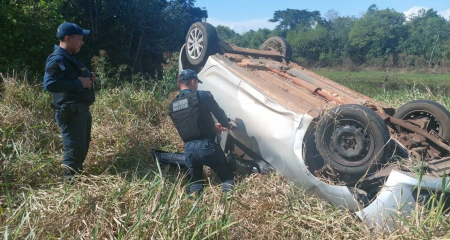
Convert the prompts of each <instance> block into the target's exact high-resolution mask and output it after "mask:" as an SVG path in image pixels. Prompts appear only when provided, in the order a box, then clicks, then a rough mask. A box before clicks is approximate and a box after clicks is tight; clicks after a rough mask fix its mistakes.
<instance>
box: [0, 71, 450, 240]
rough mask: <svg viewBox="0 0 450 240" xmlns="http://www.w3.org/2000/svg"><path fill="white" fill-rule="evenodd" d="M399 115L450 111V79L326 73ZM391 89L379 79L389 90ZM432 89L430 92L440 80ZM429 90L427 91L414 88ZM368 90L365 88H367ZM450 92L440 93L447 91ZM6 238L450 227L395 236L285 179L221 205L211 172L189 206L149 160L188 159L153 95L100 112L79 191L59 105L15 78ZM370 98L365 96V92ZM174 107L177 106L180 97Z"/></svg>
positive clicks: (126, 94) (4, 89) (5, 166)
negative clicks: (419, 105)
mask: <svg viewBox="0 0 450 240" xmlns="http://www.w3.org/2000/svg"><path fill="white" fill-rule="evenodd" d="M317 72H318V73H319V74H322V75H324V76H327V77H329V78H331V79H333V80H335V81H338V82H341V83H344V84H346V85H347V86H349V87H351V88H354V89H355V90H359V91H361V92H363V93H365V94H368V95H369V96H371V97H374V98H376V99H377V100H381V101H384V102H386V103H389V104H392V105H393V106H395V107H398V106H400V105H401V104H404V103H406V102H408V101H410V100H413V99H431V100H435V101H438V102H440V103H442V104H444V105H446V106H447V108H449V107H450V101H449V95H448V94H447V93H446V92H445V91H443V92H436V91H431V90H430V91H428V89H434V88H436V87H438V89H441V88H445V87H447V86H450V84H449V76H448V75H447V76H445V75H423V74H417V75H415V74H391V75H390V77H389V80H388V81H389V82H391V81H392V82H394V79H397V80H395V82H396V83H397V85H396V88H395V89H392V88H391V89H386V90H381V91H380V90H375V88H379V86H378V84H379V83H374V82H377V81H378V82H380V81H384V78H383V76H384V75H383V74H384V73H376V72H370V73H364V72H357V73H346V72H335V71H322V70H320V71H317ZM380 77H381V78H380ZM430 79H432V80H430ZM419 80H420V81H423V83H427V82H428V83H429V84H428V85H421V86H424V87H423V88H421V87H417V86H418V85H417V84H416V85H414V82H415V81H419ZM361 82H363V83H361ZM441 82H442V85H441ZM0 84H1V86H0V94H1V95H0V112H1V114H0V136H1V138H0V154H1V155H0V238H1V237H3V239H432V238H441V237H450V221H449V218H448V217H443V216H441V215H439V214H436V212H435V211H433V209H431V210H427V209H426V208H425V207H423V206H418V208H417V209H416V211H415V212H413V214H412V216H411V217H409V218H406V219H404V220H403V221H399V227H398V228H397V229H396V230H395V231H393V232H390V233H386V232H385V233H383V232H376V231H374V230H373V229H370V228H368V227H367V226H366V225H364V224H363V223H362V222H361V221H360V220H359V219H358V218H357V217H356V216H355V215H354V214H353V213H350V212H348V211H346V210H343V209H340V208H337V207H335V206H333V205H331V204H330V203H328V202H326V201H323V200H321V199H318V198H316V197H314V196H310V195H308V194H306V193H305V192H304V191H303V190H302V189H299V188H298V187H296V186H294V185H293V184H292V183H291V182H289V181H288V180H286V179H284V178H283V177H282V176H280V175H278V174H276V173H274V174H267V175H255V174H252V175H250V174H248V173H246V172H238V174H237V179H238V184H237V187H236V189H235V190H234V191H233V192H232V193H230V194H228V195H223V194H222V193H221V191H220V186H218V183H219V182H218V180H217V179H216V177H215V175H214V173H212V172H210V171H208V170H207V169H206V174H207V177H208V180H209V181H208V183H209V184H210V187H208V188H207V189H206V191H205V194H204V196H203V197H202V198H199V199H197V200H191V199H188V198H187V197H186V196H185V194H184V184H185V182H184V180H183V175H184V172H182V171H178V170H177V169H174V168H169V167H167V166H160V165H158V164H157V163H156V162H155V161H154V160H153V159H152V157H151V155H150V149H152V148H158V149H163V150H168V151H180V150H182V148H183V144H182V142H181V140H180V138H179V137H178V134H177V132H176V130H175V129H174V127H173V125H172V123H171V122H170V119H169V118H168V115H167V110H166V109H167V105H168V103H169V100H168V99H170V98H171V97H162V96H161V95H158V94H156V93H155V92H153V90H154V88H153V86H152V85H150V86H142V85H140V86H136V85H132V84H129V85H126V86H123V87H121V88H114V89H103V90H101V91H100V92H98V94H97V101H96V103H95V104H94V105H93V108H92V115H93V117H94V120H93V121H94V122H93V132H92V135H93V142H92V144H91V148H90V151H89V154H88V157H87V160H86V164H85V169H86V172H85V174H84V175H83V176H82V177H81V178H80V179H79V180H78V182H77V184H73V185H70V184H65V183H63V182H61V181H60V178H59V177H60V172H61V169H59V164H60V159H61V156H62V152H61V149H62V146H61V138H60V136H59V130H58V128H57V126H56V124H55V123H54V120H53V111H52V110H51V109H50V107H49V103H50V101H51V97H50V95H49V94H48V93H46V92H44V91H43V90H42V86H40V85H39V84H36V85H32V84H28V83H26V81H24V80H23V79H20V78H19V77H17V76H14V77H3V78H2V79H1V82H0ZM364 86H366V87H364ZM172 97H173V94H172Z"/></svg>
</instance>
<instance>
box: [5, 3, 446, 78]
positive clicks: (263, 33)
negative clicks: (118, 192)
mask: <svg viewBox="0 0 450 240" xmlns="http://www.w3.org/2000/svg"><path fill="white" fill-rule="evenodd" d="M407 17H409V16H405V15H404V14H403V13H399V12H396V11H394V10H393V9H378V8H377V6H376V5H371V6H370V7H369V8H368V10H367V11H366V13H365V14H363V15H362V16H361V17H349V16H340V15H339V13H337V12H336V11H333V10H330V11H328V12H327V13H326V14H325V16H322V15H321V13H320V12H319V11H308V10H298V9H286V10H278V11H275V12H274V14H273V18H272V19H270V20H269V21H271V22H276V23H277V24H278V25H277V27H276V28H275V29H274V30H269V29H259V30H257V31H253V30H250V31H248V32H246V33H244V34H238V33H236V32H235V31H233V30H232V29H230V28H228V27H224V26H217V28H216V29H217V32H218V35H219V37H220V38H222V39H224V40H226V41H228V42H230V43H232V44H236V45H239V46H242V47H249V48H258V47H259V46H260V45H261V44H262V43H263V42H264V41H265V40H266V39H267V38H269V37H271V36H281V37H284V38H286V39H287V40H288V41H289V42H290V43H291V45H292V48H293V60H294V61H296V62H298V63H300V64H302V65H305V66H309V67H389V68H390V67H400V68H412V69H432V70H436V69H445V68H447V69H448V68H449V67H448V66H450V65H449V57H450V21H449V20H446V19H444V18H443V17H442V16H440V15H438V13H437V12H436V11H435V10H433V9H429V10H422V11H420V12H419V13H418V14H417V15H415V16H411V17H410V19H407ZM207 18H208V13H207V10H206V9H202V8H199V7H196V6H195V0H78V1H73V0H52V1H50V0H1V1H0V72H3V73H5V72H10V71H12V70H15V71H21V72H23V71H27V73H28V74H31V75H33V76H37V77H41V76H42V75H43V70H44V64H45V59H46V57H47V56H48V55H49V54H50V53H51V52H52V51H53V45H54V44H57V43H58V39H57V38H56V28H57V27H58V25H59V24H61V23H62V22H64V21H69V22H75V23H77V24H79V25H80V26H81V27H83V28H85V29H90V30H91V34H90V35H89V36H86V37H85V45H84V46H83V50H82V51H81V52H80V54H79V56H78V58H80V59H81V61H82V62H84V63H86V64H88V65H90V66H91V67H96V68H98V69H101V68H102V67H103V68H104V67H105V66H106V67H108V68H111V69H114V71H112V72H110V73H108V74H113V75H115V76H116V79H122V80H125V79H127V80H130V78H131V76H132V75H133V73H140V74H148V75H151V76H152V78H153V77H155V76H156V78H158V79H160V78H161V71H160V70H161V65H162V64H164V63H165V62H166V60H167V58H168V56H169V55H170V53H174V52H178V51H179V50H180V47H181V46H182V45H183V43H184V41H185V36H186V33H187V31H188V29H189V27H190V25H191V24H192V23H194V22H197V21H206V20H207ZM105 62H106V63H105ZM104 71H105V72H106V70H104Z"/></svg>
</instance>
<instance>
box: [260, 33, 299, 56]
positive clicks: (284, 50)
mask: <svg viewBox="0 0 450 240" xmlns="http://www.w3.org/2000/svg"><path fill="white" fill-rule="evenodd" d="M259 49H260V50H269V49H275V50H277V51H278V52H279V53H280V54H282V55H283V56H284V59H285V60H286V61H287V62H289V61H291V59H292V47H291V44H290V43H289V42H288V41H287V40H286V39H284V38H282V37H270V38H269V39H267V40H266V41H265V42H264V43H263V44H262V45H261V46H260V47H259Z"/></svg>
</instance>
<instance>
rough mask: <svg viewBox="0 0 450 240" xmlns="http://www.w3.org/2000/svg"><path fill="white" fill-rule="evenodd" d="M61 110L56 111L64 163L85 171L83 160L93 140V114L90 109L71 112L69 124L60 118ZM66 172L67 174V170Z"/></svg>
mask: <svg viewBox="0 0 450 240" xmlns="http://www.w3.org/2000/svg"><path fill="white" fill-rule="evenodd" d="M59 114H61V111H60V110H56V111H55V118H56V123H57V124H58V126H59V128H60V129H61V135H62V139H63V145H64V158H63V160H62V164H64V165H66V166H68V167H70V168H72V169H73V170H74V171H75V172H73V171H70V173H69V174H74V173H81V172H82V171H83V162H84V159H85V158H86V155H87V152H88V149H89V142H90V141H91V127H92V116H91V113H90V112H89V110H86V111H83V112H80V113H74V112H71V113H70V115H69V120H68V122H67V124H63V123H61V121H60V120H59ZM65 174H67V173H66V172H65Z"/></svg>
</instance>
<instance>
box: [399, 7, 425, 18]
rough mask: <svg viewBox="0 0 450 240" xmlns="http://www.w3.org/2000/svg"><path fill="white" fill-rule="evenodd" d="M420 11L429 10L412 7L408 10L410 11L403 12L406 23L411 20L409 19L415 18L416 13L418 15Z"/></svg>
mask: <svg viewBox="0 0 450 240" xmlns="http://www.w3.org/2000/svg"><path fill="white" fill-rule="evenodd" d="M421 9H425V10H428V9H430V8H429V7H419V6H414V7H412V8H410V9H408V10H407V11H405V12H403V14H405V16H406V21H409V20H410V19H411V17H414V16H417V13H419V11H420V10H421Z"/></svg>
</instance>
